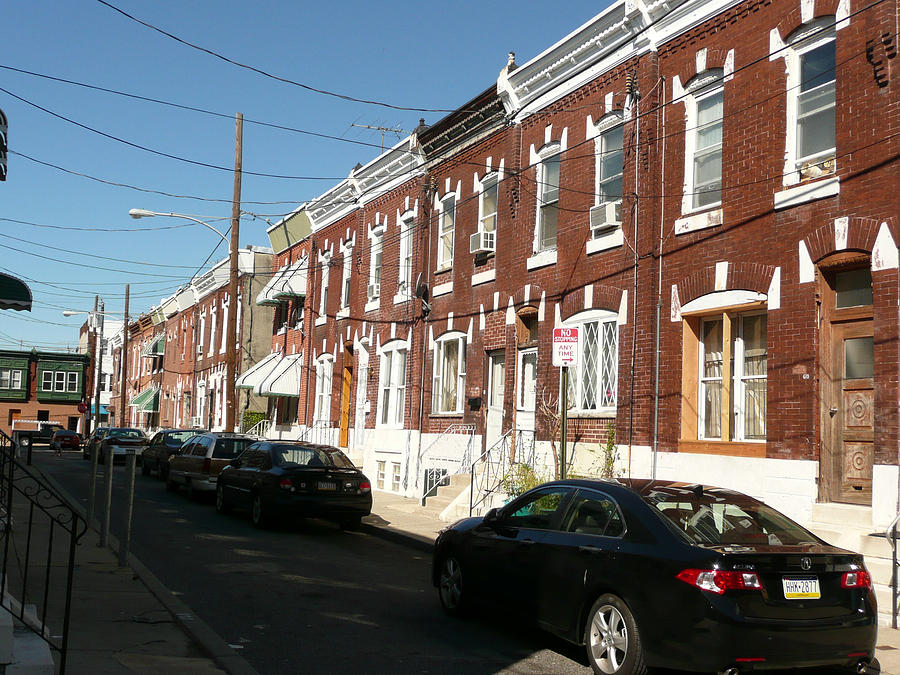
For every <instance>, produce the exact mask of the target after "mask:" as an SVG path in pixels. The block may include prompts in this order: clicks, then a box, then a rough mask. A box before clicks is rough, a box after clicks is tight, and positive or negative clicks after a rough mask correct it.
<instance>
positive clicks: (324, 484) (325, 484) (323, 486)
mask: <svg viewBox="0 0 900 675" xmlns="http://www.w3.org/2000/svg"><path fill="white" fill-rule="evenodd" d="M319 489H320V490H337V483H334V482H332V481H324V480H320V481H319Z"/></svg>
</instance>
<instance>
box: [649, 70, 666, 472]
mask: <svg viewBox="0 0 900 675" xmlns="http://www.w3.org/2000/svg"><path fill="white" fill-rule="evenodd" d="M660 81H661V82H662V85H663V88H662V96H661V99H662V100H661V101H660V105H659V110H660V119H661V127H662V132H661V138H662V157H661V160H662V161H661V162H660V171H661V176H660V181H659V182H660V186H661V189H660V191H659V194H660V202H659V252H658V254H657V257H656V267H657V274H658V277H657V281H656V337H655V340H656V346H655V349H656V366H655V370H656V372H655V373H654V377H653V379H654V383H653V454H652V457H651V466H650V478H651V479H653V480H656V467H657V461H658V459H659V457H658V455H659V360H660V334H659V332H660V326H661V324H662V304H663V298H662V280H663V272H662V265H663V241H664V236H665V235H664V231H665V222H666V218H665V214H666V78H665V77H663V76H660Z"/></svg>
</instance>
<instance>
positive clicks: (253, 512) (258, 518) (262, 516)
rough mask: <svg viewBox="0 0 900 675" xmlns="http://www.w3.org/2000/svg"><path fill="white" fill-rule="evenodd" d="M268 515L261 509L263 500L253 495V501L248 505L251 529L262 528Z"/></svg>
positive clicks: (257, 495) (266, 521)
mask: <svg viewBox="0 0 900 675" xmlns="http://www.w3.org/2000/svg"><path fill="white" fill-rule="evenodd" d="M268 520H269V518H268V515H267V514H266V511H265V509H264V508H263V500H262V497H260V496H259V494H255V495H253V501H252V502H251V503H250V522H251V523H253V527H259V528H263V527H265V526H266V524H267V523H268Z"/></svg>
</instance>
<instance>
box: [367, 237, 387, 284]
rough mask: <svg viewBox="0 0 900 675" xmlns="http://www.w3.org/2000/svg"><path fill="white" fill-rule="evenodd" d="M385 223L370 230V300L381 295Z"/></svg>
mask: <svg viewBox="0 0 900 675" xmlns="http://www.w3.org/2000/svg"><path fill="white" fill-rule="evenodd" d="M384 230H385V226H384V225H377V226H375V227H373V228H372V229H371V231H370V232H369V240H370V242H371V243H370V245H369V287H368V289H367V293H366V296H367V297H368V299H369V300H375V299H376V298H380V297H381V269H382V257H383V251H384Z"/></svg>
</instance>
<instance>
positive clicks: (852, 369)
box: [820, 267, 875, 505]
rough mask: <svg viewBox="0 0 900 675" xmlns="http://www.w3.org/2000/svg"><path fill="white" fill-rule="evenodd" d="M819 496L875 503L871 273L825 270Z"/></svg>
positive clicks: (862, 269) (861, 270)
mask: <svg viewBox="0 0 900 675" xmlns="http://www.w3.org/2000/svg"><path fill="white" fill-rule="evenodd" d="M824 278H825V281H826V284H825V285H824V289H823V290H824V293H823V295H822V303H823V319H824V325H823V340H822V352H821V354H822V366H823V373H822V380H821V387H822V388H821V394H822V397H821V401H822V413H821V414H822V456H821V476H820V481H821V489H820V497H821V498H823V499H825V500H826V501H836V502H846V503H851V504H864V505H870V504H871V503H872V463H873V459H874V445H875V443H874V441H875V341H874V337H873V336H874V331H873V319H872V292H871V274H870V273H869V269H868V268H867V267H865V268H855V269H854V268H850V269H848V268H839V269H837V270H835V271H831V272H828V271H826V272H825V274H824Z"/></svg>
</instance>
